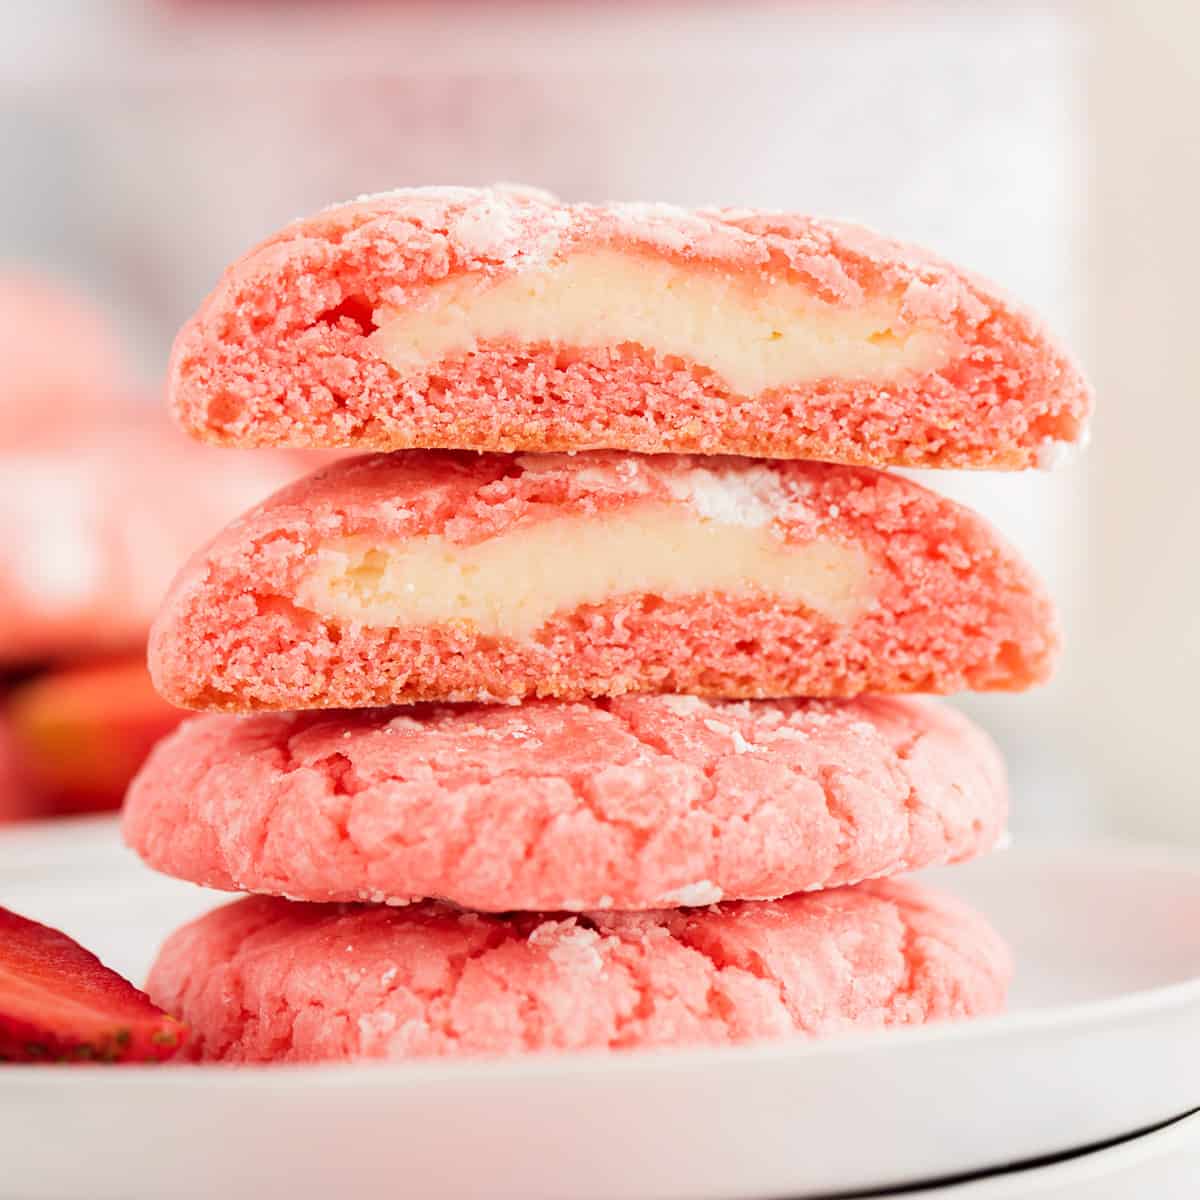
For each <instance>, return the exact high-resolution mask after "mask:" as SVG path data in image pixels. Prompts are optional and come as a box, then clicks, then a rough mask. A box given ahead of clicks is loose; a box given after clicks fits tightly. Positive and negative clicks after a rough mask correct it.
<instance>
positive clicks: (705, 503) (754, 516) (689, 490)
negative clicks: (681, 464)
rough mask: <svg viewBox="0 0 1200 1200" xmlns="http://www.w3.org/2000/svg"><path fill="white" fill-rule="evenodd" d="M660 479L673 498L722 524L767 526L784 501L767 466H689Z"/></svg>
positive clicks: (776, 478)
mask: <svg viewBox="0 0 1200 1200" xmlns="http://www.w3.org/2000/svg"><path fill="white" fill-rule="evenodd" d="M662 479H663V482H664V483H665V484H666V485H667V487H668V488H669V489H670V491H671V494H672V495H673V496H675V497H676V498H677V499H680V500H686V501H688V503H690V504H691V505H692V507H693V508H694V509H695V510H696V511H697V512H698V513H699V514H700V515H701V516H702V517H706V518H707V519H708V520H710V521H717V522H719V523H720V524H722V525H744V526H746V527H747V528H760V527H762V526H763V525H769V524H770V523H771V522H772V521H773V520H774V519H775V518H776V517H777V516H778V515H779V511H780V509H781V508H782V507H783V506H784V504H785V503H786V500H787V496H786V493H785V492H784V489H783V485H782V484H781V483H780V481H779V476H778V474H777V473H776V472H774V471H772V470H771V469H770V468H769V467H762V466H759V467H743V466H739V467H738V469H737V470H729V469H725V470H722V469H720V468H713V467H692V468H691V469H690V470H687V471H683V472H679V471H667V472H664V473H663V476H662Z"/></svg>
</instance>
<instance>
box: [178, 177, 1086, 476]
mask: <svg viewBox="0 0 1200 1200" xmlns="http://www.w3.org/2000/svg"><path fill="white" fill-rule="evenodd" d="M597 248H605V249H613V250H618V251H622V252H625V253H628V254H631V255H648V256H652V257H655V258H669V259H671V260H673V261H675V262H678V263H682V264H687V265H689V266H692V267H694V268H695V269H696V270H699V271H712V270H719V271H722V272H733V273H735V274H737V275H739V276H741V277H744V278H748V279H766V278H772V279H787V280H790V281H793V282H796V283H799V284H802V285H804V286H807V287H809V288H811V290H812V293H813V295H814V296H815V297H817V298H818V299H820V300H822V301H825V302H827V303H829V304H831V305H836V306H839V307H842V308H846V309H853V308H854V307H856V306H858V305H860V304H862V303H863V302H864V301H866V300H870V299H873V298H877V297H880V296H898V297H899V298H900V300H901V312H902V320H903V321H905V322H916V321H924V322H932V323H933V324H934V325H936V326H937V327H938V328H941V329H944V330H945V331H946V334H947V337H948V338H949V341H950V344H951V348H952V353H951V354H950V356H949V359H948V361H947V362H946V364H945V365H943V366H942V367H940V368H939V369H936V370H930V371H926V372H911V371H910V372H907V373H904V374H898V375H897V376H896V377H895V378H893V379H889V380H887V381H886V383H885V384H883V385H880V384H879V383H878V382H877V381H868V380H862V379H859V380H854V379H851V380H837V379H822V380H816V381H811V382H808V383H803V384H801V385H799V386H796V387H788V388H776V389H771V390H768V391H764V392H761V393H758V394H753V395H741V394H738V393H736V392H734V391H733V390H732V389H731V388H730V387H729V386H728V385H727V384H726V383H725V382H724V381H723V380H722V379H720V378H719V377H718V376H717V375H716V374H715V373H713V372H712V371H710V370H707V369H705V368H703V367H700V366H697V365H696V364H694V363H691V362H689V361H686V360H684V359H682V358H678V357H675V356H668V357H663V356H659V355H655V354H654V353H653V352H651V351H648V350H646V349H644V348H642V347H640V346H638V345H635V344H623V345H615V346H604V347H599V348H594V347H593V348H588V347H564V346H557V345H550V344H541V345H529V344H505V343H502V342H496V343H490V344H486V345H481V346H480V347H479V348H478V349H477V351H475V352H473V353H470V354H466V355H459V356H457V357H451V358H447V359H446V360H444V361H443V362H441V363H440V364H438V365H437V367H436V370H435V371H433V372H430V371H427V370H414V371H413V372H410V373H407V374H404V375H402V374H400V373H399V372H397V371H396V370H395V369H394V368H393V367H391V366H390V365H389V364H388V363H386V362H385V361H384V360H383V359H382V358H381V357H380V356H379V354H378V353H377V351H376V349H375V346H374V344H373V343H371V342H369V341H368V338H369V336H370V334H371V333H372V332H373V331H374V328H375V325H374V314H375V313H376V310H378V309H379V307H380V306H381V305H385V306H393V307H397V308H400V307H403V306H404V305H406V304H410V303H413V302H414V301H419V298H420V295H421V291H422V289H423V288H424V287H426V286H428V285H429V284H432V283H436V282H437V281H439V280H442V279H446V278H449V277H451V276H455V275H460V274H464V273H470V272H475V273H482V274H485V275H487V276H489V277H503V276H505V275H509V274H512V273H519V272H521V271H522V270H535V269H537V268H539V267H540V266H542V265H543V264H545V263H547V262H548V261H551V260H553V259H555V258H557V257H560V256H564V255H566V254H569V253H571V252H573V251H577V250H592V249H597ZM168 386H169V393H170V401H171V407H172V410H173V412H174V414H175V416H176V417H177V419H178V420H179V421H180V422H181V423H182V425H183V426H184V428H185V429H187V430H188V431H189V432H190V433H192V434H194V435H195V436H197V437H200V438H202V439H204V440H207V441H212V442H219V443H222V444H227V445H255V446H263V445H292V446H311V445H318V446H350V447H354V448H357V449H374V450H395V449H404V448H411V447H450V448H459V449H472V450H492V451H497V450H498V451H510V450H524V451H545V450H587V449H621V450H635V451H641V452H644V453H657V452H660V451H676V452H687V453H701V454H739V455H761V456H765V457H777V458H816V459H824V460H829V461H835V462H845V463H853V464H860V465H876V466H937V467H956V466H957V467H1002V468H1013V467H1028V466H1034V465H1043V464H1045V463H1046V462H1048V461H1050V460H1051V459H1052V457H1053V456H1052V454H1051V453H1050V451H1051V450H1052V449H1053V447H1054V446H1055V444H1057V443H1072V442H1075V441H1077V440H1079V438H1080V435H1081V433H1082V429H1083V424H1084V421H1085V419H1086V417H1087V415H1088V412H1089V410H1090V407H1091V395H1090V390H1089V388H1088V385H1087V384H1086V382H1085V381H1084V379H1083V377H1082V375H1081V374H1080V371H1079V369H1078V367H1077V366H1076V365H1075V364H1074V363H1073V362H1072V361H1071V359H1070V358H1069V357H1068V356H1067V354H1066V353H1065V352H1064V351H1063V350H1062V348H1061V347H1059V346H1058V345H1057V343H1056V342H1055V341H1054V340H1053V339H1052V338H1051V336H1050V335H1049V333H1048V332H1047V331H1046V330H1045V329H1044V327H1043V326H1042V324H1041V322H1040V321H1039V320H1038V319H1037V318H1035V317H1034V316H1033V315H1032V314H1030V313H1029V312H1027V311H1026V310H1025V309H1024V308H1022V307H1020V306H1019V305H1017V304H1015V303H1013V302H1012V301H1011V300H1009V299H1008V298H1007V297H1005V296H1004V295H1003V294H1002V293H1001V292H1000V291H999V290H998V289H997V288H996V287H994V286H993V285H992V284H990V283H988V282H986V281H984V280H982V279H980V278H978V277H976V276H974V275H972V274H970V273H967V272H964V271H962V270H960V269H958V268H956V267H954V266H951V265H950V264H948V263H946V262H944V261H942V260H941V259H939V258H936V257H934V256H933V255H930V254H928V253H927V252H925V251H923V250H920V249H918V248H916V247H913V246H910V245H906V244H903V243H900V242H896V241H893V240H891V239H888V238H884V237H881V236H879V235H877V234H874V233H872V232H870V231H868V230H865V229H862V228H859V227H857V226H854V225H849V224H844V223H842V222H837V221H822V220H816V219H814V218H811V217H804V216H798V215H795V214H787V213H771V212H754V211H749V210H735V209H717V210H712V211H702V212H685V211H683V210H681V209H674V208H670V207H668V206H666V205H616V206H610V207H598V206H594V205H570V206H568V205H563V204H560V203H558V202H557V201H556V200H554V198H553V197H550V196H548V195H546V194H545V193H540V192H534V191H529V190H517V189H485V190H474V189H468V188H443V189H412V190H403V191H397V192H391V193H387V194H384V195H379V196H371V197H366V198H363V199H361V200H358V201H356V202H354V203H351V204H344V205H339V206H337V207H334V208H331V209H327V210H326V211H324V212H321V213H318V214H317V215H315V216H312V217H309V218H306V219H304V220H300V221H296V222H293V223H292V224H291V225H288V226H287V227H286V228H284V229H283V230H281V231H280V232H279V233H277V234H276V235H274V236H273V237H271V238H269V239H267V241H265V242H263V243H262V244H261V245H260V246H258V247H257V248H256V249H254V250H252V251H250V253H248V254H247V255H246V256H245V257H243V258H242V259H240V260H238V261H237V262H235V263H234V264H233V265H232V266H231V267H230V268H229V269H228V270H227V271H226V273H225V275H224V277H223V278H222V279H221V281H220V283H219V284H218V285H217V288H216V290H215V291H214V292H213V293H212V294H211V295H210V296H209V297H208V299H207V300H206V301H205V303H204V304H203V305H202V307H201V308H200V310H199V312H198V313H197V314H196V315H195V316H194V317H193V318H192V319H191V320H190V321H189V322H188V323H187V325H185V326H184V328H183V329H182V331H181V332H180V334H179V337H178V338H177V340H176V343H175V347H174V351H173V354H172V360H171V366H170V371H169V385H168Z"/></svg>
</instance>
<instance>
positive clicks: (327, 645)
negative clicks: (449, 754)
mask: <svg viewBox="0 0 1200 1200" xmlns="http://www.w3.org/2000/svg"><path fill="white" fill-rule="evenodd" d="M1057 640H1058V639H1057V631H1056V624H1055V617H1054V613H1053V609H1052V606H1051V604H1050V602H1049V600H1048V599H1047V597H1046V594H1045V592H1044V591H1043V589H1042V587H1041V585H1040V584H1039V583H1038V581H1037V580H1036V578H1035V577H1034V576H1033V574H1032V572H1031V571H1030V569H1029V568H1028V567H1027V566H1026V565H1025V564H1024V563H1023V562H1022V561H1021V559H1020V558H1019V557H1018V556H1017V554H1016V553H1015V552H1014V551H1013V550H1011V549H1010V548H1009V547H1008V546H1007V545H1006V544H1005V543H1004V542H1003V541H1001V540H1000V539H999V538H998V536H997V535H996V534H995V532H994V531H993V530H992V529H991V528H989V527H988V526H987V525H986V524H985V523H984V522H983V521H982V520H980V519H979V518H978V517H977V516H975V515H973V514H972V513H970V512H968V511H967V510H966V509H963V508H961V507H959V506H957V505H955V504H953V503H951V502H950V501H948V500H946V499H944V498H942V497H940V496H937V495H934V494H933V493H931V492H928V491H926V490H925V489H924V488H921V487H919V486H918V485H917V484H915V483H912V482H910V481H908V480H906V479H901V478H896V477H893V476H889V475H884V474H881V473H879V472H876V471H871V470H866V469H862V468H854V467H839V466H834V465H830V464H822V463H805V462H773V463H772V462H759V461H755V460H747V459H707V458H688V457H675V456H669V455H668V456H661V455H656V456H639V455H627V454H618V453H604V452H594V453H591V454H580V455H574V456H568V455H522V456H508V455H475V454H470V453H455V452H449V451H409V452H406V453H399V454H393V455H379V456H373V457H366V458H356V459H351V460H343V461H342V462H341V463H338V464H335V465H334V466H333V467H332V468H330V469H328V470H326V471H323V472H318V473H317V474H315V475H312V476H310V477H309V478H308V479H306V480H304V481H302V482H301V483H299V484H297V485H295V486H294V487H292V488H290V489H287V490H285V491H283V492H281V493H280V494H279V495H277V496H275V497H274V498H272V499H271V500H270V501H269V502H268V503H266V504H265V505H263V506H261V507H260V508H258V509H256V510H255V511H253V512H251V513H249V514H248V515H247V516H246V517H244V518H243V519H242V520H240V521H237V522H235V523H234V524H233V525H231V526H230V527H229V528H228V529H227V530H226V531H225V532H224V533H223V534H222V535H221V536H220V537H218V538H217V539H216V541H215V542H214V543H213V544H212V545H211V546H209V547H208V549H207V550H205V551H204V552H202V553H201V554H200V555H199V556H198V557H197V558H196V559H194V560H193V562H192V563H191V564H190V565H189V566H188V567H187V568H186V569H185V570H184V572H183V573H182V574H181V575H180V577H179V579H177V581H176V583H175V586H174V588H173V589H172V592H171V594H170V596H169V597H168V599H167V601H166V603H165V605H164V607H163V609H162V611H161V613H160V615H159V618H158V620H157V623H156V625H155V627H154V629H153V632H152V634H151V643H150V667H151V673H152V674H153V676H154V679H155V683H156V684H157V686H158V687H159V689H160V690H161V691H162V693H163V695H164V696H166V697H167V698H168V699H169V700H172V701H173V702H175V703H177V704H182V705H184V706H187V707H192V708H219V709H231V710H239V711H241V710H249V709H264V708H279V709H296V708H312V707H325V708H329V707H344V708H355V707H361V706H364V705H373V704H395V703H408V702H411V701H417V700H498V699H503V700H513V699H520V698H523V697H526V696H553V697H564V698H574V697H580V696H589V695H619V694H621V693H623V692H629V691H658V692H689V693H696V694H701V695H717V696H732V697H743V696H780V695H818V696H829V695H835V696H836V695H856V694H858V693H860V692H907V691H923V692H952V691H956V690H958V689H961V688H974V689H977V690H990V689H1002V690H1003V689H1019V688H1024V687H1028V686H1029V685H1031V684H1034V683H1037V682H1039V681H1040V680H1043V679H1045V678H1046V676H1047V675H1048V674H1049V672H1050V669H1051V665H1052V659H1053V657H1054V652H1055V649H1056V647H1057Z"/></svg>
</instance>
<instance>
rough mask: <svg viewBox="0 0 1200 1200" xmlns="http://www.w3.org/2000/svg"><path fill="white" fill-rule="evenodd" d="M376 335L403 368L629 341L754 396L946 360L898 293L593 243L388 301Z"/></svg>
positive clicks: (941, 340)
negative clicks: (498, 348) (848, 297)
mask: <svg viewBox="0 0 1200 1200" xmlns="http://www.w3.org/2000/svg"><path fill="white" fill-rule="evenodd" d="M375 320H376V323H377V325H378V328H377V329H376V331H375V332H374V333H373V334H372V335H371V341H372V343H373V345H374V347H375V350H376V351H377V353H378V354H379V355H380V356H381V357H382V358H383V359H384V360H385V361H386V362H388V363H389V364H391V365H392V366H393V367H395V368H396V369H397V370H398V371H401V372H403V373H406V372H411V371H415V370H422V369H432V368H433V367H435V366H436V365H437V364H438V363H439V362H441V361H442V360H443V359H445V358H448V357H451V356H458V355H462V354H465V353H468V352H470V351H473V350H475V349H476V348H477V347H478V346H479V344H480V343H481V342H490V341H515V342H517V343H519V344H526V345H533V344H541V343H550V344H551V345H561V346H570V347H574V348H580V349H586V348H589V347H596V346H608V345H614V344H621V343H625V342H633V343H637V344H638V345H640V346H642V347H643V348H644V349H646V350H649V351H652V352H654V353H656V354H658V355H660V356H666V355H674V356H678V357H680V358H682V359H684V360H685V361H687V362H689V363H694V364H697V365H699V366H702V367H706V368H708V369H709V370H712V371H714V372H716V374H717V375H719V376H720V377H721V378H722V379H723V380H724V381H725V382H726V384H728V386H729V387H731V388H732V389H733V390H735V391H737V392H741V393H744V394H747V395H750V394H753V393H755V392H759V391H763V390H766V389H769V388H776V387H785V386H788V385H795V384H798V383H802V382H805V381H808V380H816V379H829V378H834V379H865V380H883V379H886V378H889V377H890V376H892V375H894V374H895V373H896V372H898V371H902V370H922V371H924V370H930V369H935V368H937V367H939V366H941V365H943V364H944V363H945V361H946V360H947V358H948V353H949V349H948V344H947V343H948V336H947V334H946V333H945V332H944V331H943V330H941V329H940V328H939V327H938V326H936V325H934V324H922V323H920V322H918V323H907V322H904V321H902V320H901V315H900V306H899V301H898V300H897V299H894V298H893V299H877V300H873V301H868V302H867V303H865V304H862V305H859V306H857V307H855V308H842V307H838V306H835V305H831V304H827V303H825V302H824V301H821V300H819V299H817V298H816V297H815V296H814V295H813V294H812V292H811V291H810V290H809V289H808V288H806V287H804V286H802V285H799V284H796V283H789V282H783V281H778V282H774V283H764V282H761V281H758V280H753V281H750V280H746V279H744V278H742V277H739V276H737V275H734V274H729V273H722V272H719V271H716V270H713V269H711V268H705V267H687V266H682V265H680V264H679V263H675V262H672V261H670V260H666V259H655V258H651V257H648V256H646V255H642V254H622V253H619V252H617V251H614V250H595V251H589V252H586V253H579V254H575V255H571V256H569V257H566V258H563V259H560V260H558V261H556V262H554V263H552V264H550V265H549V266H546V267H543V268H541V269H540V270H535V271H523V272H520V273H518V274H516V275H510V276H507V277H505V278H501V279H498V280H495V281H492V280H489V279H488V278H487V277H486V276H484V275H480V274H470V275H460V276H456V277H454V278H451V279H447V280H445V281H444V282H441V283H437V284H434V285H433V286H432V287H430V288H428V289H426V290H425V291H423V292H422V293H420V294H419V295H418V296H417V297H416V299H415V300H414V303H413V305H412V307H407V306H406V307H405V308H403V309H398V308H392V307H390V306H384V307H382V308H380V309H379V310H378V311H377V312H376V313H375Z"/></svg>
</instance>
